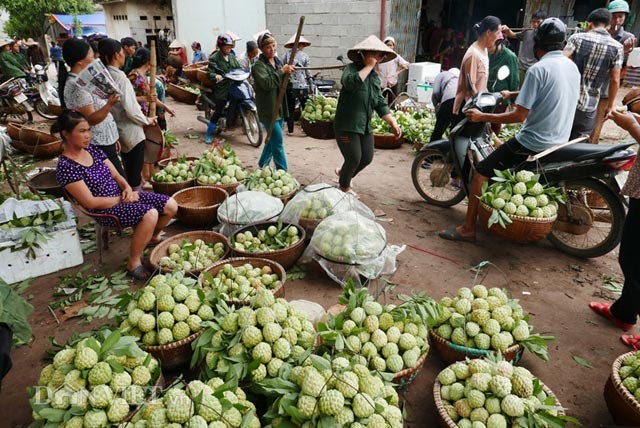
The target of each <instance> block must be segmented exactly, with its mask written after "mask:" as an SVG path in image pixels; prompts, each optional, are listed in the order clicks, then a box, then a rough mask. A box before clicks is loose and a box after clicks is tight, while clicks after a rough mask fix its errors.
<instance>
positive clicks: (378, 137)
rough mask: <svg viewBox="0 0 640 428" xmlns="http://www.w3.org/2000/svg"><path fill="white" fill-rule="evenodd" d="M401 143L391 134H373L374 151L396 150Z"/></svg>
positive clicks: (401, 140) (400, 139)
mask: <svg viewBox="0 0 640 428" xmlns="http://www.w3.org/2000/svg"><path fill="white" fill-rule="evenodd" d="M403 141H404V140H403V139H402V138H396V136H395V135H393V134H373V145H374V146H375V148H376V149H397V148H399V147H400V146H402V142H403Z"/></svg>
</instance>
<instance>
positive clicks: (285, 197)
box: [276, 186, 300, 205]
mask: <svg viewBox="0 0 640 428" xmlns="http://www.w3.org/2000/svg"><path fill="white" fill-rule="evenodd" d="M298 190H300V186H298V187H296V188H295V189H293V190H292V191H291V192H289V193H287V194H286V195H280V196H276V198H278V199H280V200H281V201H282V203H283V204H284V205H287V203H288V202H289V201H290V200H291V199H293V197H294V196H295V195H296V193H298Z"/></svg>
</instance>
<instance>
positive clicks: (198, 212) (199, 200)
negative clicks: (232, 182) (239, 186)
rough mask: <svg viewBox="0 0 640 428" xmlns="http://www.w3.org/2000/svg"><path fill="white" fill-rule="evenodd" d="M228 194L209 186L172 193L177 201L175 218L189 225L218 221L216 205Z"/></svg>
mask: <svg viewBox="0 0 640 428" xmlns="http://www.w3.org/2000/svg"><path fill="white" fill-rule="evenodd" d="M228 196H229V195H228V194H227V192H225V191H224V190H222V189H220V188H217V187H210V186H196V187H189V188H186V189H182V190H180V191H179V192H176V193H174V194H173V199H175V200H176V202H177V203H178V213H177V214H176V218H177V219H178V220H180V222H181V223H184V224H187V225H190V226H200V225H205V224H213V223H217V222H218V207H219V206H220V204H221V203H223V202H224V201H225V200H226V199H227V197H228Z"/></svg>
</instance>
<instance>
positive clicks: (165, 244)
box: [149, 230, 229, 275]
mask: <svg viewBox="0 0 640 428" xmlns="http://www.w3.org/2000/svg"><path fill="white" fill-rule="evenodd" d="M183 239H186V240H188V241H191V242H194V241H195V240H196V239H202V240H203V241H204V242H206V243H207V244H216V243H218V242H222V243H223V244H224V247H225V252H224V254H223V255H222V257H220V259H219V260H218V261H220V260H223V259H225V258H227V256H228V255H229V242H228V241H227V238H226V237H225V236H224V235H221V234H219V233H216V232H211V231H209V230H196V231H193V232H184V233H179V234H177V235H174V236H172V237H171V238H168V239H166V240H164V241H162V242H161V243H159V244H158V245H157V246H156V247H155V248H154V249H153V251H151V254H150V255H149V263H150V264H151V265H152V266H153V267H154V268H155V269H160V270H161V271H162V273H167V272H173V270H172V269H168V268H166V267H160V259H161V258H162V257H164V256H166V255H167V252H168V250H169V246H170V245H171V244H180V242H182V240H183ZM218 261H216V263H217V262H218ZM210 266H213V265H210ZM208 267H209V266H205V267H204V269H207V268H208ZM185 273H186V274H191V275H198V274H199V273H200V270H198V269H192V270H189V271H186V272H185Z"/></svg>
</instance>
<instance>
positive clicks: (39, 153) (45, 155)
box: [11, 140, 64, 159]
mask: <svg viewBox="0 0 640 428" xmlns="http://www.w3.org/2000/svg"><path fill="white" fill-rule="evenodd" d="M11 145H12V146H13V147H14V148H15V149H17V150H20V151H23V152H26V153H29V154H32V155H33V156H34V157H37V158H40V159H49V158H53V157H56V156H60V155H61V154H62V151H63V150H64V147H63V146H62V141H59V140H58V141H54V142H51V143H46V144H43V143H40V144H36V145H29V144H25V143H24V142H22V141H20V140H11Z"/></svg>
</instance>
